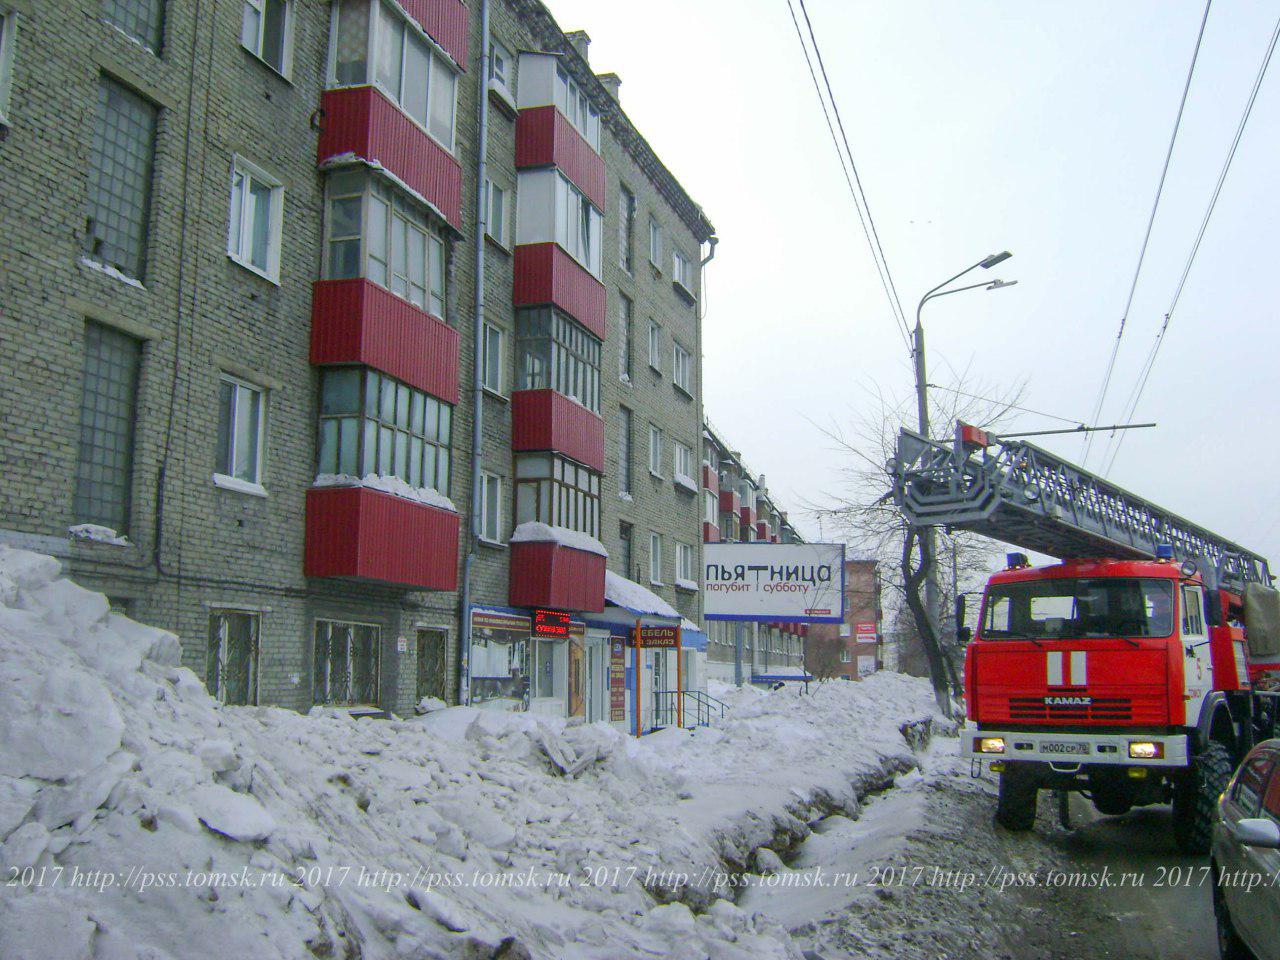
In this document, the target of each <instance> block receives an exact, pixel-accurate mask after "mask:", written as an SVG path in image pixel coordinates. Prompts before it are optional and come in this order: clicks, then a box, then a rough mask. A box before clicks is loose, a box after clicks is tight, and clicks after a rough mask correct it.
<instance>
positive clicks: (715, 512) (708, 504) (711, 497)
mask: <svg viewBox="0 0 1280 960" xmlns="http://www.w3.org/2000/svg"><path fill="white" fill-rule="evenodd" d="M719 519H720V498H719V497H717V496H716V495H715V493H714V492H712V491H711V490H703V491H702V522H703V523H709V524H711V525H712V526H713V527H714V526H716V525H717V521H718V520H719Z"/></svg>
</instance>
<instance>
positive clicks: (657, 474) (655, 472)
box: [649, 467, 667, 480]
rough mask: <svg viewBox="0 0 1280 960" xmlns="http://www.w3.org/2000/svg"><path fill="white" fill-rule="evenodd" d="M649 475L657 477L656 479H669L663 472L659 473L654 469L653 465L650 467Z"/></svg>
mask: <svg viewBox="0 0 1280 960" xmlns="http://www.w3.org/2000/svg"><path fill="white" fill-rule="evenodd" d="M649 476H651V477H653V479H655V480H665V479H667V478H666V477H664V476H663V475H662V474H660V473H658V471H656V470H654V469H653V468H652V467H650V468H649Z"/></svg>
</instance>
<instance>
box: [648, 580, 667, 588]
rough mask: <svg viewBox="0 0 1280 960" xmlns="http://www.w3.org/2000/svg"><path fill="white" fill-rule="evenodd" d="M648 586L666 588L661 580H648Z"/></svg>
mask: <svg viewBox="0 0 1280 960" xmlns="http://www.w3.org/2000/svg"><path fill="white" fill-rule="evenodd" d="M649 586H651V587H665V586H666V584H665V583H663V582H662V581H661V580H650V581H649Z"/></svg>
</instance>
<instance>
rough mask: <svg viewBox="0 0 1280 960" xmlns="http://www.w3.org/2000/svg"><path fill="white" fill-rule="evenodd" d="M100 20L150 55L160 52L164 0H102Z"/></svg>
mask: <svg viewBox="0 0 1280 960" xmlns="http://www.w3.org/2000/svg"><path fill="white" fill-rule="evenodd" d="M102 19H103V20H105V21H107V23H109V24H111V25H112V26H113V27H117V28H119V30H120V32H121V33H123V34H124V35H125V36H127V37H131V38H133V39H134V40H137V41H138V42H139V43H140V44H142V45H143V46H144V47H146V48H147V49H148V50H150V51H151V52H152V53H159V52H160V43H161V40H162V38H163V34H164V0H103V3H102Z"/></svg>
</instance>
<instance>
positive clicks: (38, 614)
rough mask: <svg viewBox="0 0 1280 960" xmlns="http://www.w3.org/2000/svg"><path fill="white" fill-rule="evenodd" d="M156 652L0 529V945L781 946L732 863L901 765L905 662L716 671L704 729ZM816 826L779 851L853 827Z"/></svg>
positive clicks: (756, 865) (16, 954)
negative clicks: (541, 710)
mask: <svg viewBox="0 0 1280 960" xmlns="http://www.w3.org/2000/svg"><path fill="white" fill-rule="evenodd" d="M179 660H180V658H179V648H178V642H177V639H176V638H175V637H173V636H172V635H170V634H167V633H164V632H163V631H159V630H155V629H153V628H150V627H146V626H142V625H139V624H136V623H133V622H132V621H130V620H128V619H126V618H124V617H121V616H119V615H117V614H113V613H111V612H110V611H109V609H108V605H107V601H106V599H105V598H103V597H102V596H101V595H98V594H94V593H91V592H89V591H86V590H83V589H81V588H80V587H78V586H76V585H75V584H73V583H72V582H70V581H69V580H66V579H64V578H61V576H60V570H59V566H58V563H57V562H56V561H55V560H53V559H51V558H48V557H42V556H39V555H36V554H30V553H24V552H21V551H15V550H9V549H6V548H2V547H0V868H3V874H2V875H0V884H2V885H3V886H0V890H2V891H3V892H2V893H0V957H3V958H5V960H26V958H57V960H76V958H88V957H94V958H101V960H163V958H175V960H176V958H185V957H203V956H208V955H211V954H217V955H220V956H227V957H239V956H252V957H255V958H270V957H298V958H313V957H316V956H320V957H325V956H334V957H357V956H358V957H363V958H381V957H388V958H389V957H397V958H415V957H420V958H427V957H446V956H447V957H522V956H533V957H567V958H617V957H632V956H635V957H640V956H646V957H691V958H692V957H707V956H712V957H715V958H725V960H733V958H744V960H745V958H769V957H787V958H797V957H799V956H800V953H799V950H798V948H797V946H796V945H795V944H794V943H793V942H792V940H791V938H790V936H789V935H788V934H787V932H786V930H785V929H784V927H783V925H782V924H781V923H779V922H778V919H784V920H785V919H789V918H791V915H790V914H788V913H787V912H786V910H782V909H780V910H774V911H770V910H769V909H765V910H764V911H763V912H760V913H755V912H753V911H754V910H755V909H756V908H755V907H751V909H744V906H747V905H749V904H750V902H751V900H752V898H753V897H754V896H755V895H756V894H757V893H759V891H748V892H747V893H745V894H743V892H742V889H741V882H742V880H743V877H744V875H745V871H747V870H753V871H754V870H760V869H763V868H765V867H768V866H769V865H770V864H772V863H775V862H776V861H777V857H776V856H775V855H774V854H772V853H771V852H769V851H768V850H761V849H760V848H761V847H763V846H766V845H772V846H774V847H777V848H789V847H793V846H794V845H795V844H796V843H798V842H800V841H802V840H803V839H804V838H805V837H807V836H808V835H809V829H808V827H807V825H806V824H807V822H808V821H810V820H814V819H817V818H819V817H822V816H826V815H828V814H830V813H831V812H832V811H833V810H842V811H844V812H845V813H846V814H850V815H856V813H857V812H858V809H859V797H860V796H861V795H863V794H865V793H866V791H868V790H869V789H872V788H875V787H878V786H883V785H885V784H887V783H888V782H890V781H891V780H892V777H893V776H894V775H895V774H901V773H903V772H905V771H908V770H910V769H911V768H912V767H913V766H914V765H915V763H916V758H915V755H914V754H913V753H912V750H911V748H910V747H909V745H908V743H907V741H906V739H905V738H904V737H903V735H902V733H901V732H900V728H901V727H902V725H903V724H905V723H909V722H917V721H922V720H924V719H926V718H929V717H930V716H931V715H932V713H933V709H932V696H931V693H930V689H929V687H928V685H927V684H926V683H924V682H922V681H918V680H912V679H909V678H906V677H901V676H898V675H894V674H877V675H875V676H874V677H872V678H870V679H868V680H865V681H863V682H860V683H856V684H853V683H840V684H837V683H829V684H825V685H822V686H821V687H816V686H814V687H811V692H810V693H808V694H806V693H804V692H803V690H802V689H801V688H800V687H799V686H788V687H785V688H783V689H781V690H778V691H772V692H767V693H766V692H761V691H759V690H755V689H744V690H741V691H739V690H732V691H731V692H728V693H727V694H726V696H727V698H728V699H729V701H730V704H731V710H730V711H729V713H728V715H727V716H726V717H725V718H724V719H723V720H721V721H719V722H718V723H717V725H716V726H715V727H713V728H708V729H701V730H698V731H697V732H696V733H692V734H691V733H689V732H687V731H678V730H669V731H664V732H661V733H658V734H654V735H652V736H649V737H646V738H644V739H643V740H639V741H636V740H634V739H631V738H628V737H627V736H625V735H623V734H622V733H620V732H619V731H617V730H615V729H613V728H611V727H609V726H607V725H602V724H594V725H583V724H581V723H576V724H575V723H568V722H566V721H563V720H559V721H557V720H552V719H548V718H544V717H534V716H528V715H520V714H497V713H491V712H484V711H479V710H475V709H472V708H462V707H459V708H450V709H445V710H436V711H433V712H431V713H429V714H427V715H425V716H423V717H419V718H414V719H412V720H389V721H379V720H354V719H352V718H351V717H349V716H348V715H346V714H344V713H342V712H339V711H320V710H316V711H313V712H312V715H310V716H305V717H304V716H301V715H298V714H295V713H292V712H290V711H286V710H281V709H275V708H265V707H234V708H231V707H223V706H221V705H220V704H218V703H216V702H215V701H214V700H212V699H211V698H210V697H209V695H208V693H207V692H206V690H205V688H204V685H203V684H202V683H201V682H200V681H199V679H198V678H197V677H196V676H195V675H194V674H193V673H191V671H189V670H187V669H185V668H183V667H181V666H179ZM828 824H829V825H830V826H829V827H828V834H826V835H824V836H823V837H817V838H810V840H809V844H812V846H811V847H810V846H806V847H805V848H804V849H803V851H802V855H803V856H804V857H820V856H821V853H820V846H821V843H822V841H823V839H825V837H826V836H830V835H832V834H833V833H834V831H836V830H837V829H838V830H847V829H856V824H854V827H853V828H847V827H845V826H844V825H842V824H838V823H833V822H832V821H828ZM735 899H738V900H739V903H741V904H742V905H741V906H740V905H736V904H735V903H734V902H733V901H734V900H735ZM691 907H692V909H691ZM770 913H771V914H772V917H776V918H777V919H773V918H771V915H768V914H770Z"/></svg>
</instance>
